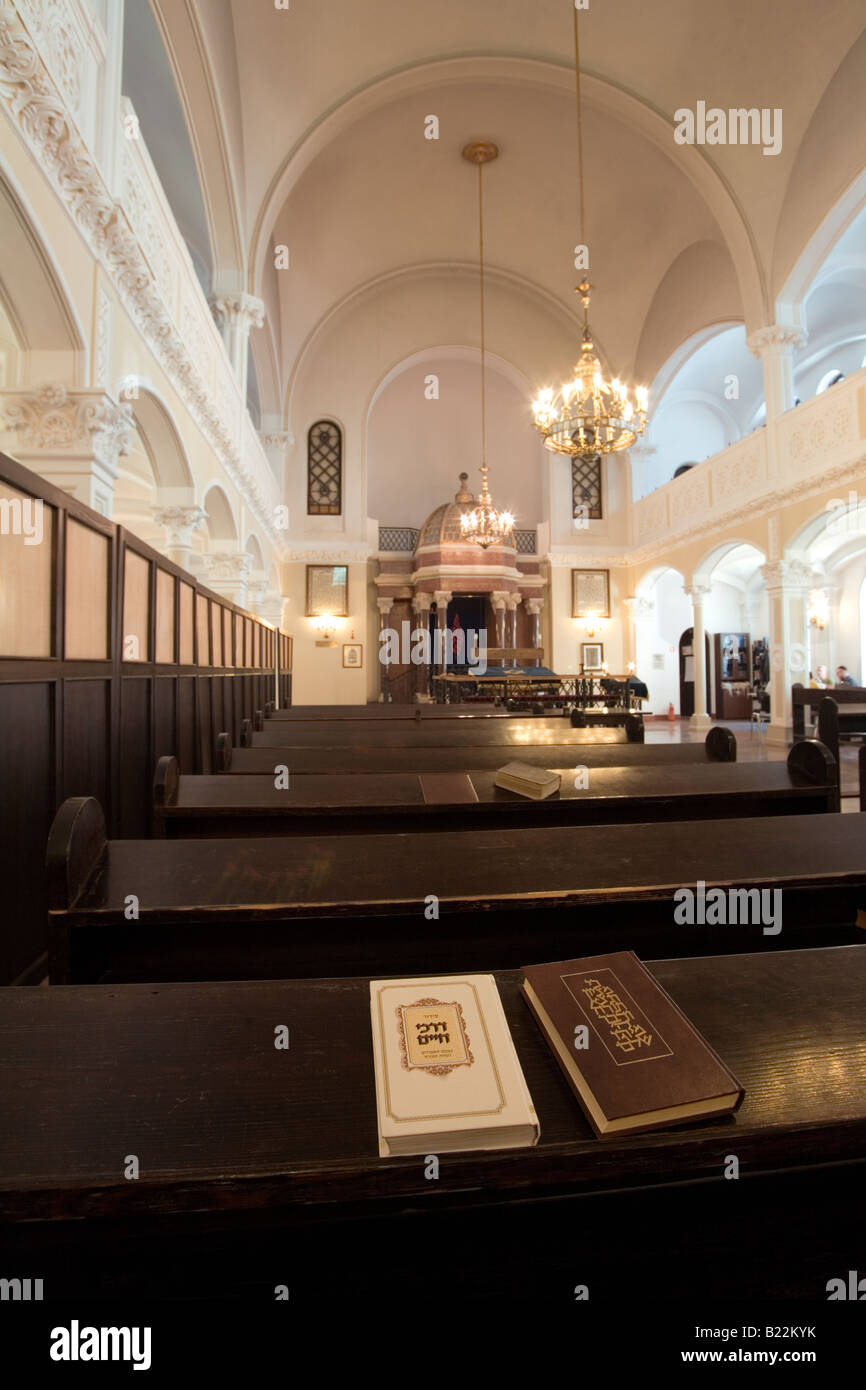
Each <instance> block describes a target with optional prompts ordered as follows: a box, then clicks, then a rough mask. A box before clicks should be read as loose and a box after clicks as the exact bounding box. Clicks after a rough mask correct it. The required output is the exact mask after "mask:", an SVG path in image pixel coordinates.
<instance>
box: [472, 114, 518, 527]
mask: <svg viewBox="0 0 866 1390" xmlns="http://www.w3.org/2000/svg"><path fill="white" fill-rule="evenodd" d="M498 154H499V149H498V147H497V146H496V145H494V144H493V142H492V141H490V140H475V141H473V142H472V144H470V145H467V146H466V147H465V148H464V150H463V158H464V159H468V160H469V162H470V164H476V165H477V166H478V266H479V284H480V290H481V495H480V496H479V497H478V499H477V500H476V503H475V506H474V507H473V509H472V511H469V512H463V513H462V514H461V517H460V529H461V531H462V534H463V539H464V540H467V541H471V542H472V543H473V545H479V546H480V547H481V549H482V550H487V549H488V548H489V547H490V546H491V545H502V543H503V541H504V540H505V539H506V537H507V536H508V535H510V533H511V532H512V531H513V530H514V517H513V516H512V515H511V512H500V511H498V510H497V508H496V507H495V506H494V505H493V498H492V497H491V496H490V491H489V489H488V486H487V474H488V471H489V470H488V468H487V374H486V364H487V356H486V351H487V349H486V341H485V332H484V185H483V179H482V175H483V169H484V165H485V164H489V163H490V161H491V160H492V159H496V158H497V156H498Z"/></svg>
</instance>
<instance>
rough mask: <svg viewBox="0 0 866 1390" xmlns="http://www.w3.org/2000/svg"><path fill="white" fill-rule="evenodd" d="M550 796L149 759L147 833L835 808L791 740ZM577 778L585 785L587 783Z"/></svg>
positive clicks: (565, 821)
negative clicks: (780, 755) (785, 746)
mask: <svg viewBox="0 0 866 1390" xmlns="http://www.w3.org/2000/svg"><path fill="white" fill-rule="evenodd" d="M558 771H559V773H560V776H561V779H562V782H561V787H560V790H559V792H556V793H554V795H553V796H550V797H547V798H546V799H545V800H544V801H532V800H529V799H528V798H526V797H521V796H518V795H517V794H516V793H515V792H510V791H506V790H504V789H503V788H502V787H497V786H496V785H495V777H496V774H495V773H494V772H477V771H473V772H457V773H441V772H440V773H429V774H426V775H425V774H420V775H419V774H416V773H411V772H403V773H401V772H383V773H349V774H344V775H340V774H327V773H325V774H322V773H300V774H290V776H289V779H288V780H289V785H288V787H285V786H284V785H283V780H284V779H281V781H280V785H279V787H278V786H277V785H276V779H275V778H269V777H263V776H256V775H252V774H251V775H249V776H238V777H222V776H214V777H188V776H187V777H182V776H181V775H180V769H179V767H178V762H177V759H176V758H174V757H163V758H160V760H159V762H158V763H157V766H156V772H155V775H154V781H153V833H154V835H155V836H158V837H160V838H166V837H167V838H170V839H181V838H183V839H201V838H208V837H212V836H218V837H226V836H229V837H231V836H234V837H239V836H244V835H286V834H301V835H309V834H316V835H330V834H340V833H344V832H346V833H351V834H365V833H379V832H381V831H387V830H397V831H399V830H431V829H432V830H436V829H439V830H442V829H452V830H456V829H467V830H473V829H483V828H487V827H495V826H507V827H511V828H516V827H519V826H540V825H601V824H624V823H629V822H635V821H647V820H656V821H659V820H665V821H691V820H715V819H722V818H723V817H728V816H738V817H740V818H743V819H744V818H746V817H749V816H767V815H769V816H774V815H775V816H780V815H792V814H793V815H808V814H813V813H815V814H820V813H822V812H827V811H831V810H834V809H835V806H836V769H835V765H834V763H833V760H832V758H831V757H830V754H829V753H828V752H827V750H826V749H825V748H824V746H823V745H822V744H820V743H817V742H815V741H804V742H803V743H798V744H796V745H795V747H794V748H793V749H792V750H791V752H790V754H789V755H788V760H787V763H783V762H760V763H708V764H706V765H704V766H700V765H696V764H694V763H692V764H674V765H672V766H665V765H660V766H659V765H653V766H649V765H644V766H642V767H608V768H605V767H602V768H594V769H593V770H592V772H591V774H588V775H587V777H586V778H584V777H583V776H576V774H575V770H574V766H573V765H572V766H571V767H565V768H561V769H558ZM587 783H588V785H587Z"/></svg>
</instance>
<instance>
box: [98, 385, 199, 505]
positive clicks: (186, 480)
mask: <svg viewBox="0 0 866 1390" xmlns="http://www.w3.org/2000/svg"><path fill="white" fill-rule="evenodd" d="M130 386H131V390H130ZM115 390H116V394H117V396H118V398H119V399H120V400H122V401H128V403H129V404H130V405H131V407H132V415H133V419H134V420H135V425H136V429H137V431H138V437H139V439H140V440H141V444H142V447H143V449H144V452H145V453H146V455H147V457H148V460H149V462H150V467H151V470H152V472H153V476H154V481H155V482H156V485H157V487H159V488H192V487H194V485H195V484H194V479H193V473H192V468H191V467H190V462H189V456H188V454H187V452H186V449H185V448H184V445H183V441H182V439H181V437H180V432H179V431H178V428H177V426H176V425H175V423H174V420H173V419H172V416H171V411H170V410H169V407H168V405H167V404H166V401H165V399H164V397H163V396H162V395H161V394H160V392H159V391H157V390H156V388H155V387H154V386H153V384H152V383H151V382H150V381H149V380H144V379H142V378H141V377H132V378H129V377H121V379H120V381H119V382H118V384H117V386H116V388H115ZM131 391H134V392H135V393H137V394H135V395H133V394H131Z"/></svg>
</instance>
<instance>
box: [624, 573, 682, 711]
mask: <svg viewBox="0 0 866 1390" xmlns="http://www.w3.org/2000/svg"><path fill="white" fill-rule="evenodd" d="M641 593H642V595H643V597H645V598H649V599H651V600H652V601H653V602H654V603H655V609H654V610H653V614H652V618H651V619H650V620H649V621H647V622H639V623H638V625H637V659H636V666H637V676H638V678H639V679H640V680H642V681H645V682H646V685H647V687H648V689H649V702H648V704H647V705H646V706H645V709H646V711H647V712H648V713H652V714H661V715H664V714H667V711H668V704H669V703H672V704H673V707H674V711H675V713H677V714H679V712H680V656H679V643H680V637H681V636H682V634H683V632H684V631H685V630H686V628H689V627H691V626H692V622H693V617H692V605H691V601H690V599H688V598H687V597H686V595H685V594H684V593H683V577H682V575H681V574H678V573H677V571H676V570H665V572H664V574H662V575H661V576H660V577H659V579H658V580H657V581H656V584H655V587H654V588H653V589H651V590H647V589H642V590H641ZM654 658H657V659H661V663H662V665H661V669H660V670H657V669H656V667H655V664H654Z"/></svg>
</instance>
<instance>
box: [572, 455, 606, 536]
mask: <svg viewBox="0 0 866 1390" xmlns="http://www.w3.org/2000/svg"><path fill="white" fill-rule="evenodd" d="M571 503H572V506H571V514H572V516H579V517H584V518H585V519H586V520H587V521H601V454H595V455H594V456H592V457H590V458H580V457H578V458H573V459H572V460H571Z"/></svg>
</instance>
